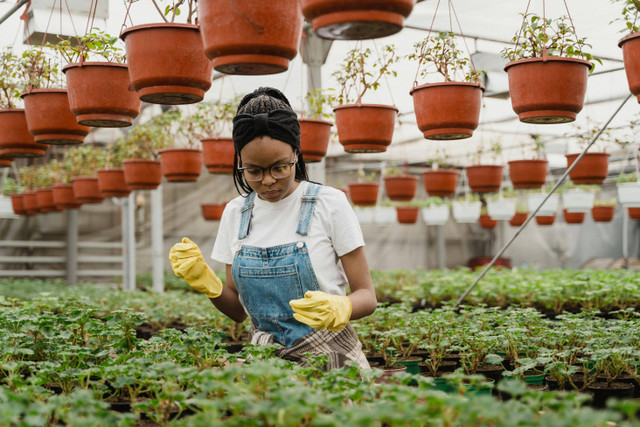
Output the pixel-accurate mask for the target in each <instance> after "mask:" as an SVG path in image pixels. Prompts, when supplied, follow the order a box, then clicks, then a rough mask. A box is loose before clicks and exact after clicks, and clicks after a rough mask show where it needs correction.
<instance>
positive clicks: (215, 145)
mask: <svg viewBox="0 0 640 427" xmlns="http://www.w3.org/2000/svg"><path fill="white" fill-rule="evenodd" d="M235 155H236V152H235V148H234V147H233V140H232V139H231V138H207V139H203V140H202V159H203V162H204V165H205V166H206V167H207V170H208V171H209V173H232V172H233V159H234V157H235ZM305 160H306V159H305Z"/></svg>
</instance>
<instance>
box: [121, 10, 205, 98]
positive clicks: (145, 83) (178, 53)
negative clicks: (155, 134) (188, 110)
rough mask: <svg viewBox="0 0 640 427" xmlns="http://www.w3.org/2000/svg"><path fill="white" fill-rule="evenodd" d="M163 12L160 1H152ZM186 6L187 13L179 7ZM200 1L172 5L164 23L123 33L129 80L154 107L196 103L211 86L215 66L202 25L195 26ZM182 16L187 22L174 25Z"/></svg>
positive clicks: (164, 15)
mask: <svg viewBox="0 0 640 427" xmlns="http://www.w3.org/2000/svg"><path fill="white" fill-rule="evenodd" d="M151 1H152V3H153V4H154V6H155V7H156V10H158V11H160V12H161V9H160V7H159V6H158V2H157V0H151ZM184 3H186V7H187V13H186V14H183V13H182V10H181V9H180V7H179V6H181V5H182V4H184ZM196 12H197V7H196V1H195V0H186V1H180V2H172V4H171V5H167V6H166V7H165V8H164V13H161V14H160V16H161V18H162V20H163V22H162V23H152V24H142V25H135V26H133V27H129V28H127V29H125V30H124V31H122V32H121V34H120V38H121V39H122V40H124V44H125V51H126V53H127V61H128V65H129V79H130V81H131V86H132V87H133V89H134V90H135V91H136V92H138V97H139V98H140V100H142V101H145V102H150V103H154V104H166V105H176V104H193V103H196V102H200V101H202V100H203V99H204V94H205V93H206V91H207V90H209V88H210V87H211V73H212V72H213V70H212V67H211V63H210V62H209V59H208V58H207V56H206V55H205V52H204V45H203V43H202V38H201V34H200V28H199V27H198V25H195V24H193V23H192V21H193V20H194V19H195V16H196ZM178 16H183V17H186V23H177V22H174V21H175V19H176V18H177V17H178Z"/></svg>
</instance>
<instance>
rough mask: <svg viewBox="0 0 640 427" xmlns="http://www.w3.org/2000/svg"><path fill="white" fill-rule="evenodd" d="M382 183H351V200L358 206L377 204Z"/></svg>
mask: <svg viewBox="0 0 640 427" xmlns="http://www.w3.org/2000/svg"><path fill="white" fill-rule="evenodd" d="M379 190H380V184H378V183H377V182H352V183H351V184H349V195H350V197H351V202H352V203H353V204H354V205H356V206H375V204H376V202H377V201H378V191H379Z"/></svg>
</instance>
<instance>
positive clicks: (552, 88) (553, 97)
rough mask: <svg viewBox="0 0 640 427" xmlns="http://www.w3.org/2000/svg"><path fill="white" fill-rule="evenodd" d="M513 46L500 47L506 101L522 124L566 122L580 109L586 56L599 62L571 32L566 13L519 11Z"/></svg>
mask: <svg viewBox="0 0 640 427" xmlns="http://www.w3.org/2000/svg"><path fill="white" fill-rule="evenodd" d="M513 42H514V46H513V47H507V48H505V49H503V51H502V56H503V57H504V58H505V59H508V60H510V61H511V62H509V63H508V64H507V65H506V66H505V68H504V69H505V71H506V72H507V75H508V79H509V94H510V96H511V105H512V107H513V110H514V111H515V112H516V114H518V118H519V119H520V121H521V122H524V123H539V124H550V123H567V122H572V121H574V120H575V118H576V115H577V114H578V113H579V112H580V111H581V110H582V106H583V104H584V97H585V93H586V89H587V72H588V71H589V70H592V67H593V64H592V63H591V62H590V61H591V60H595V61H598V62H601V61H600V60H599V59H598V58H595V57H594V56H592V55H591V54H590V53H588V52H586V49H587V48H589V47H590V45H589V44H587V43H586V41H585V39H584V38H579V37H577V36H576V32H575V28H574V26H573V24H572V23H571V22H570V21H569V19H568V18H567V17H566V16H562V17H560V18H557V19H550V18H547V19H542V18H541V17H539V16H537V15H535V14H525V15H523V20H522V27H521V28H520V30H519V31H518V33H517V34H516V35H515V36H514V37H513Z"/></svg>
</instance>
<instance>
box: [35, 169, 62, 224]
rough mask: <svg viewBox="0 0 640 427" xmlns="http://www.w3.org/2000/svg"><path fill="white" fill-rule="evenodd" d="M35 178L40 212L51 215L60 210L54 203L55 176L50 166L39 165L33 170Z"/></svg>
mask: <svg viewBox="0 0 640 427" xmlns="http://www.w3.org/2000/svg"><path fill="white" fill-rule="evenodd" d="M33 173H34V178H35V193H36V203H37V205H38V212H40V213H49V212H53V211H56V210H59V209H58V208H57V207H56V204H55V202H54V201H53V190H52V187H53V183H54V181H55V180H54V176H53V175H52V173H51V169H50V168H49V166H48V165H39V166H35V167H34V168H33Z"/></svg>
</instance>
